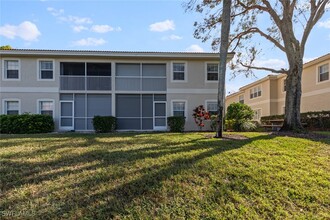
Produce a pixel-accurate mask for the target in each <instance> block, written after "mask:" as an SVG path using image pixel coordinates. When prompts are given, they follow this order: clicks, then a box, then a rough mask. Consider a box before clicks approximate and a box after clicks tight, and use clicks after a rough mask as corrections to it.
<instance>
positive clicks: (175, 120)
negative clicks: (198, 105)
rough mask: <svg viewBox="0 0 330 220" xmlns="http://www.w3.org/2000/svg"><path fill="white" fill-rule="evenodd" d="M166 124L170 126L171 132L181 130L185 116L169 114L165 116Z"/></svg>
mask: <svg viewBox="0 0 330 220" xmlns="http://www.w3.org/2000/svg"><path fill="white" fill-rule="evenodd" d="M167 124H168V126H169V127H170V131H171V132H183V131H184V126H185V124H186V117H183V116H171V117H167Z"/></svg>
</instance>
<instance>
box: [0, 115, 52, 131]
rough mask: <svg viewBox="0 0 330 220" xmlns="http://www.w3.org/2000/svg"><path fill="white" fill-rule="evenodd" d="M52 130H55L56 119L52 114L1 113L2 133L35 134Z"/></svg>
mask: <svg viewBox="0 0 330 220" xmlns="http://www.w3.org/2000/svg"><path fill="white" fill-rule="evenodd" d="M52 131H54V120H53V118H52V116H50V115H39V114H22V115H0V133H3V134H35V133H48V132H52Z"/></svg>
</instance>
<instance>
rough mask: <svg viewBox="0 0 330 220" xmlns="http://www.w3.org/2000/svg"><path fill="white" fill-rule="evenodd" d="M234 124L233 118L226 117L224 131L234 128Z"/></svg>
mask: <svg viewBox="0 0 330 220" xmlns="http://www.w3.org/2000/svg"><path fill="white" fill-rule="evenodd" d="M234 124H235V120H234V119H226V120H225V130H226V131H233V130H234Z"/></svg>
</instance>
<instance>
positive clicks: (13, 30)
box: [0, 21, 41, 41]
mask: <svg viewBox="0 0 330 220" xmlns="http://www.w3.org/2000/svg"><path fill="white" fill-rule="evenodd" d="M0 35H2V36H4V37H7V38H9V39H15V37H19V38H22V39H23V40H25V41H36V40H38V37H39V36H40V35H41V33H40V31H39V30H38V27H37V26H36V25H35V24H34V23H32V22H30V21H24V22H22V23H21V24H19V25H17V26H15V25H8V24H7V25H4V26H1V27H0Z"/></svg>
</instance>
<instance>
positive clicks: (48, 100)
mask: <svg viewBox="0 0 330 220" xmlns="http://www.w3.org/2000/svg"><path fill="white" fill-rule="evenodd" d="M40 102H52V103H53V109H52V111H53V118H54V119H55V100H54V99H46V98H45V99H37V114H41V109H40Z"/></svg>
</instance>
